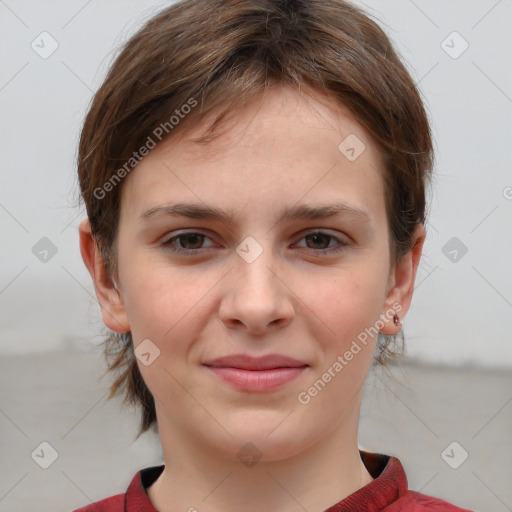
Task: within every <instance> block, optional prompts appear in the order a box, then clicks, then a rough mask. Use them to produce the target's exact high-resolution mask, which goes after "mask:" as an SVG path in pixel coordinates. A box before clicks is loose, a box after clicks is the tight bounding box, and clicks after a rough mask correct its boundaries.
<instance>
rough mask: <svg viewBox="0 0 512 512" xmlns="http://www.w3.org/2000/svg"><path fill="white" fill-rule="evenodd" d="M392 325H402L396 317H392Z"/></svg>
mask: <svg viewBox="0 0 512 512" xmlns="http://www.w3.org/2000/svg"><path fill="white" fill-rule="evenodd" d="M393 323H394V324H395V325H400V324H401V323H402V321H401V320H400V317H399V316H398V315H394V316H393Z"/></svg>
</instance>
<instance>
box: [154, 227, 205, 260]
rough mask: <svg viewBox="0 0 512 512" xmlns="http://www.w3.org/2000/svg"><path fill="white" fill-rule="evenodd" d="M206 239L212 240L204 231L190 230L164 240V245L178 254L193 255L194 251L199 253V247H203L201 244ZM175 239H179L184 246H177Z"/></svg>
mask: <svg viewBox="0 0 512 512" xmlns="http://www.w3.org/2000/svg"><path fill="white" fill-rule="evenodd" d="M205 239H209V240H211V238H209V237H207V236H206V235H204V234H203V233H197V232H195V231H189V232H183V233H180V234H178V235H175V236H173V237H171V238H168V239H167V240H166V241H164V242H162V246H163V247H165V248H166V249H168V250H170V251H172V252H174V253H176V254H183V255H185V256H191V255H192V253H194V252H196V253H197V252H198V250H199V249H202V247H200V246H201V245H202V244H203V242H204V240H205ZM175 241H178V242H179V243H180V245H182V247H177V246H176V245H175V244H174V242H175ZM198 246H199V247H198Z"/></svg>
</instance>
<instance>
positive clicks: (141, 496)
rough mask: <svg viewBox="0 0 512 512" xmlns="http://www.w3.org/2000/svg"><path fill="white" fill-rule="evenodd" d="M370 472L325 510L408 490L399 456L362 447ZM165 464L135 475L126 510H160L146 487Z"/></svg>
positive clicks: (368, 503)
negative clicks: (361, 484) (368, 479)
mask: <svg viewBox="0 0 512 512" xmlns="http://www.w3.org/2000/svg"><path fill="white" fill-rule="evenodd" d="M359 454H360V456H361V460H362V461H363V464H364V465H365V466H366V469H367V470H368V472H369V473H370V475H371V476H372V477H373V478H374V480H372V481H371V482H370V483H368V484H367V485H365V486H364V487H362V488H361V489H359V490H357V491H356V492H354V493H352V494H351V495H350V496H347V497H346V498H344V499H343V500H341V501H340V502H338V503H336V504H335V505H333V506H331V507H329V508H328V509H327V510H325V512H355V511H357V510H361V511H363V510H364V511H365V512H377V511H379V510H382V509H383V508H384V507H386V506H388V505H390V504H392V503H393V502H395V501H396V500H398V498H400V497H401V496H403V495H405V494H406V493H407V477H406V476H405V472H404V468H403V466H402V464H401V463H400V461H399V460H398V459H397V458H396V457H392V456H390V455H383V454H380V453H370V452H366V451H363V450H359ZM164 467H165V466H164V465H161V466H152V467H148V468H144V469H141V470H140V471H139V472H137V473H136V475H135V476H134V477H133V479H132V481H131V483H130V485H129V487H128V489H127V491H126V494H125V512H158V511H157V509H156V508H155V507H153V505H152V503H151V502H150V501H149V498H148V496H147V494H146V489H147V488H148V487H149V486H150V485H151V484H152V483H153V482H155V480H156V479H157V478H158V477H159V476H160V475H161V474H162V471H163V470H164Z"/></svg>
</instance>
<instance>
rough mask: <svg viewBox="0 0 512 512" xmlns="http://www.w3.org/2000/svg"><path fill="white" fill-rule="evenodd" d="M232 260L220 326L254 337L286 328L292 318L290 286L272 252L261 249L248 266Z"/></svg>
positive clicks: (242, 262) (241, 260) (247, 262)
mask: <svg viewBox="0 0 512 512" xmlns="http://www.w3.org/2000/svg"><path fill="white" fill-rule="evenodd" d="M233 260H234V268H233V270H232V271H231V272H229V275H228V279H227V281H226V282H225V288H224V296H223V299H222V302H221V305H220V309H219V316H220V318H221V320H222V322H223V323H224V324H225V325H226V326H227V327H228V328H230V329H242V330H245V331H246V332H247V333H250V334H254V335H263V334H265V333H266V332H269V330H274V329H277V328H282V327H284V326H286V325H288V324H289V323H290V322H291V321H292V318H293V316H294V307H293V302H294V301H293V297H294V295H293V292H292V289H293V286H291V283H290V282H289V281H290V277H289V276H288V277H287V272H286V271H285V269H284V267H283V266H282V265H279V264H278V262H277V261H276V256H275V255H273V251H272V250H271V249H270V248H264V249H263V252H262V253H261V254H260V255H259V256H258V257H257V258H256V259H255V260H254V261H252V262H249V261H250V260H245V259H244V258H243V257H240V256H239V255H238V254H234V257H233Z"/></svg>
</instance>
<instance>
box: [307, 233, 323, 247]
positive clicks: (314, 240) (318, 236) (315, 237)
mask: <svg viewBox="0 0 512 512" xmlns="http://www.w3.org/2000/svg"><path fill="white" fill-rule="evenodd" d="M308 236H310V237H312V238H313V242H314V243H315V244H316V243H318V242H321V241H322V238H323V239H324V242H325V239H326V238H327V236H326V235H323V234H321V233H314V234H312V235H308ZM319 239H320V240H319ZM324 248H325V247H324Z"/></svg>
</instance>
